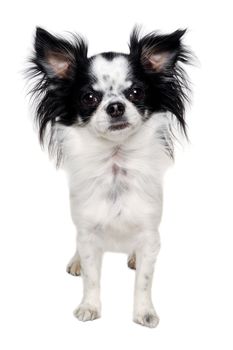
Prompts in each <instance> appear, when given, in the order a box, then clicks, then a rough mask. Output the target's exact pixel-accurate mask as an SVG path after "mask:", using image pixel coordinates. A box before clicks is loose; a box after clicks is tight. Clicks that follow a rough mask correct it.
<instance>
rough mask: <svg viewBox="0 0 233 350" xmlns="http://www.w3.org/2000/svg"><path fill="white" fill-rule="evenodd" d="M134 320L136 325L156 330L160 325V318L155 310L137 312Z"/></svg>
mask: <svg viewBox="0 0 233 350" xmlns="http://www.w3.org/2000/svg"><path fill="white" fill-rule="evenodd" d="M133 320H134V322H135V323H138V324H140V325H141V326H145V327H149V328H155V327H156V326H157V325H158V323H159V317H158V315H157V314H156V312H155V310H154V309H153V308H149V309H148V310H143V311H139V312H135V314H134V319H133Z"/></svg>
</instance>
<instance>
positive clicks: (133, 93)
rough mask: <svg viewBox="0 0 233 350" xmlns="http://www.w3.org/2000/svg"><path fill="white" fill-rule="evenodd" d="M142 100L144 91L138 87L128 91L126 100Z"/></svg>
mask: <svg viewBox="0 0 233 350" xmlns="http://www.w3.org/2000/svg"><path fill="white" fill-rule="evenodd" d="M143 98H144V91H143V89H141V88H139V87H134V88H132V89H130V90H129V91H128V99H129V100H130V101H140V100H142V99H143Z"/></svg>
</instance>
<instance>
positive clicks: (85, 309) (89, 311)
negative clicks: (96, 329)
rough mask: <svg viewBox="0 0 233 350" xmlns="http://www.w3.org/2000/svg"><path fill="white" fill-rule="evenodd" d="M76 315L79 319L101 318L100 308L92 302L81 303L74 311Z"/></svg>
mask: <svg viewBox="0 0 233 350" xmlns="http://www.w3.org/2000/svg"><path fill="white" fill-rule="evenodd" d="M74 316H75V317H77V318H78V319H79V321H83V322H85V321H92V320H95V319H97V318H100V309H99V308H98V307H96V306H93V305H91V304H80V305H79V306H78V308H77V309H76V310H75V311H74Z"/></svg>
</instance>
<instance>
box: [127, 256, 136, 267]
mask: <svg viewBox="0 0 233 350" xmlns="http://www.w3.org/2000/svg"><path fill="white" fill-rule="evenodd" d="M127 264H128V267H129V268H130V269H132V270H136V254H135V253H132V254H130V255H129V256H128V261H127Z"/></svg>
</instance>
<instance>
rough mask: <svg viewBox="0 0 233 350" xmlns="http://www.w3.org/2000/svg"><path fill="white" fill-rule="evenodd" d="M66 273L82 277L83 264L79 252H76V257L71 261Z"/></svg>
mask: <svg viewBox="0 0 233 350" xmlns="http://www.w3.org/2000/svg"><path fill="white" fill-rule="evenodd" d="M66 272H68V273H69V274H71V275H72V276H80V275H81V262H80V256H79V252H78V250H76V252H75V254H74V256H73V257H72V258H71V259H70V261H69V263H68V265H67V267H66Z"/></svg>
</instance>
